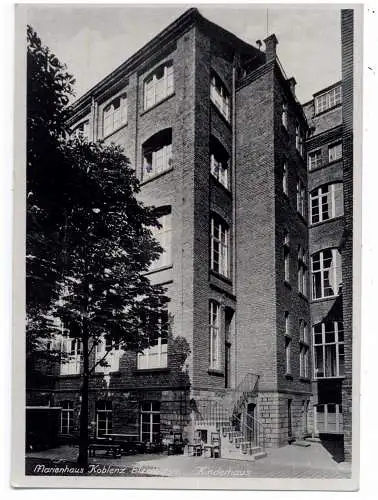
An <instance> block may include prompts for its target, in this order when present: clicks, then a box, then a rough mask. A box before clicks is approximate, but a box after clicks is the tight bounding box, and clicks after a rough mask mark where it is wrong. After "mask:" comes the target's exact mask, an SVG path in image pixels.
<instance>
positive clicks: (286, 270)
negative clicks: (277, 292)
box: [283, 232, 290, 283]
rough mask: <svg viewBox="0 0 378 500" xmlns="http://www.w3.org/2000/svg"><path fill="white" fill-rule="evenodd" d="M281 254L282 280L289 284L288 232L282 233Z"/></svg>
mask: <svg viewBox="0 0 378 500" xmlns="http://www.w3.org/2000/svg"><path fill="white" fill-rule="evenodd" d="M283 254H284V280H285V281H286V282H287V283H290V239H289V233H288V232H285V233H284V243H283Z"/></svg>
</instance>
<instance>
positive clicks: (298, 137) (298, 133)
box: [295, 123, 303, 156]
mask: <svg viewBox="0 0 378 500" xmlns="http://www.w3.org/2000/svg"><path fill="white" fill-rule="evenodd" d="M295 147H296V148H297V151H298V153H299V154H300V155H301V156H303V134H302V130H301V127H300V125H299V123H297V125H296V127H295Z"/></svg>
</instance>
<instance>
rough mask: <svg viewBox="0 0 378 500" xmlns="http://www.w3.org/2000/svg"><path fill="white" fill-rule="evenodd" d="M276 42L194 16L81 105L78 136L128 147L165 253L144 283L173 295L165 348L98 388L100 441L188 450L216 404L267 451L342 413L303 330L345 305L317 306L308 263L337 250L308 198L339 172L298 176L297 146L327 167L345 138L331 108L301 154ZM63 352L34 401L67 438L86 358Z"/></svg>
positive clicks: (100, 377) (75, 119)
mask: <svg viewBox="0 0 378 500" xmlns="http://www.w3.org/2000/svg"><path fill="white" fill-rule="evenodd" d="M277 43H278V41H277V39H276V37H275V36H274V35H271V36H269V37H268V38H267V39H266V40H265V51H262V50H261V49H260V48H255V47H253V46H251V45H248V44H246V43H245V42H243V41H241V40H240V39H238V38H236V37H235V36H234V35H233V34H231V33H229V32H227V31H225V30H223V29H222V28H220V27H219V26H216V25H215V24H213V23H211V22H209V21H208V20H206V19H204V18H203V17H202V16H201V15H200V14H199V13H198V11H197V10H196V9H190V10H188V11H187V12H186V13H184V14H183V15H182V16H181V17H180V18H179V19H177V20H176V21H175V22H174V23H172V24H171V25H170V26H168V27H167V28H166V29H165V30H164V31H163V32H161V33H160V34H159V35H157V36H156V37H155V38H154V39H153V40H152V41H151V42H149V43H148V44H147V45H145V46H144V47H143V48H142V49H140V50H139V51H138V52H137V53H136V54H135V55H134V56H132V57H131V58H129V59H128V60H127V61H126V62H125V63H124V64H122V65H121V66H120V67H119V68H118V69H116V70H115V71H114V72H112V73H111V74H110V75H108V76H107V77H106V78H105V79H104V80H102V81H101V82H99V83H98V84H97V85H96V86H95V87H94V88H93V89H91V90H90V91H89V92H87V93H86V94H85V95H84V96H83V97H81V98H80V99H79V100H78V101H77V102H76V103H75V105H74V113H73V115H72V117H71V121H70V125H71V126H72V130H73V131H74V132H75V131H76V132H78V133H80V134H85V135H87V136H88V138H89V139H90V140H98V139H103V140H105V141H106V142H115V143H117V144H120V145H122V146H123V147H124V149H125V153H126V155H127V156H128V157H129V159H130V162H131V164H132V165H134V166H135V170H136V174H137V176H138V178H139V179H140V182H141V193H140V197H141V200H142V201H143V202H145V203H146V204H148V205H153V206H155V207H156V208H157V210H158V211H159V212H158V213H159V217H160V220H161V223H162V229H160V230H159V231H157V232H156V237H157V239H158V240H159V242H160V243H161V245H162V246H163V248H165V252H164V253H163V255H162V256H161V258H160V259H159V261H158V262H157V263H155V264H154V266H153V268H151V271H150V273H149V276H150V279H151V281H152V282H154V283H161V284H164V285H166V287H167V290H168V295H169V297H170V302H169V305H168V312H169V318H170V328H169V334H168V338H164V339H163V338H160V339H159V342H158V343H157V345H154V346H153V347H151V348H150V350H149V351H146V352H145V354H136V353H132V352H116V353H113V354H112V358H111V363H110V364H111V366H110V367H109V368H107V369H104V368H102V369H101V368H100V367H99V370H98V373H97V374H96V376H95V377H94V378H93V379H92V381H91V385H90V409H89V412H90V415H91V417H90V425H91V427H92V431H91V432H93V434H94V435H97V436H99V435H101V434H102V433H104V432H105V431H106V432H110V431H112V432H122V433H128V432H130V433H131V432H135V433H137V434H138V435H139V436H140V438H141V439H142V440H144V441H154V440H155V439H158V438H161V437H164V436H165V435H166V434H168V433H169V432H170V431H172V430H175V429H176V430H181V431H182V432H183V433H184V437H187V438H188V439H189V440H190V439H192V437H193V432H194V431H195V430H196V428H197V429H198V428H201V427H206V425H205V424H206V422H209V421H210V420H211V415H213V413H214V411H215V409H216V411H218V413H219V411H220V410H219V409H220V408H222V412H223V413H222V415H224V414H228V416H229V418H230V419H231V420H232V419H233V418H234V419H237V420H238V419H239V423H240V422H242V421H243V418H244V417H243V413H247V414H248V415H249V416H250V417H251V419H252V420H250V421H251V422H253V423H254V425H256V428H255V429H254V430H253V432H257V428H259V429H263V433H264V446H266V447H276V446H281V445H283V444H286V443H287V442H288V441H291V440H292V439H295V438H302V437H303V436H306V435H310V434H313V433H314V432H316V425H317V424H315V427H314V422H313V412H312V408H313V404H314V403H315V404H317V405H320V404H323V405H324V404H328V403H332V404H336V405H338V404H340V403H339V400H338V399H337V398H336V399H335V398H333V399H332V397H331V396H329V397H330V398H331V399H330V400H329V401H328V399H327V398H326V399H324V400H323V399H322V398H323V396H322V394H323V393H322V391H323V388H322V387H321V386H322V382H320V381H317V383H312V382H311V381H312V372H313V367H312V356H311V342H312V339H313V336H312V335H311V326H312V325H313V324H314V318H316V320H315V322H316V323H318V322H319V323H321V321H322V319H323V318H324V317H325V316H327V314H328V313H329V311H330V310H332V311H333V310H334V309H336V308H337V307H338V295H337V293H335V294H333V296H332V299H328V297H327V300H324V301H323V300H320V301H319V302H316V303H312V304H311V305H310V302H311V295H310V267H311V266H310V255H313V254H314V253H318V254H319V252H321V251H323V249H324V241H325V239H327V238H328V241H327V245H326V249H329V248H332V249H335V252H337V251H338V248H339V244H340V239H341V236H342V231H343V225H342V219H340V218H338V217H335V220H332V221H329V222H327V223H326V224H320V221H319V225H317V224H313V225H312V226H311V227H310V229H309V227H308V217H309V216H310V214H309V213H308V203H307V196H308V193H310V192H313V191H314V190H316V189H318V187H319V186H323V185H326V184H327V185H328V184H329V183H332V185H336V184H334V183H337V182H341V181H342V167H341V166H340V162H339V160H338V159H337V160H335V162H331V163H329V164H328V165H327V167H326V168H319V169H314V170H312V169H311V170H310V171H308V169H307V166H306V147H308V148H309V149H310V150H313V149H314V148H315V149H317V150H318V149H319V150H321V156H322V157H324V158H325V157H326V156H327V154H328V152H327V150H326V148H327V147H328V146H327V145H328V143H329V142H330V141H331V142H337V141H338V140H339V138H340V137H341V121H340V119H341V118H340V117H341V114H340V107H339V106H336V107H335V108H334V110H333V111H332V112H329V113H328V112H327V113H324V114H323V115H322V117H323V118H322V119H321V120H320V121H319V123H317V119H316V118H314V121H315V122H316V124H315V126H316V127H323V128H324V130H320V129H319V128H318V129H317V130H316V133H315V134H314V135H313V136H312V137H310V139H309V140H308V141H307V146H306V140H305V138H306V136H307V132H308V122H307V119H306V116H305V113H304V111H303V109H302V107H301V105H300V104H299V102H298V100H297V99H296V96H295V80H294V78H287V77H286V75H285V73H284V71H283V69H282V66H281V64H280V62H279V60H278V58H277V55H276V45H277ZM335 88H338V87H335ZM309 106H311V105H309ZM305 111H306V107H305ZM306 112H308V108H307V111H306ZM326 116H327V120H329V123H328V122H327V123H324V120H325V117H326ZM319 119H320V116H319ZM311 120H312V119H310V120H309V122H310V127H311V126H313V125H312V124H311ZM320 122H321V123H323V125H320ZM331 254H332V258H335V259H336V258H337V257H335V256H336V253H332V252H331ZM321 258H322V259H324V258H325V257H324V255H323V254H321ZM313 265H314V264H313ZM335 276H336V274H335ZM321 280H323V277H322V278H321ZM323 281H324V280H323ZM323 281H321V283H323ZM320 290H321V292H320V293H322V290H323V292H324V283H323V284H321V285H320ZM320 298H321V299H322V298H323V297H320ZM335 315H336V316H334V317H335V318H337V319H335V320H334V321H340V322H341V321H342V319H340V318H339V316H337V312H336V313H335ZM332 317H333V316H332ZM336 324H337V323H336ZM66 342H68V345H69V347H68V349H69V352H70V353H71V361H70V362H69V363H65V364H64V365H62V366H60V367H55V369H56V370H57V371H56V373H55V374H54V375H53V376H51V377H49V385H48V386H46V390H45V391H44V392H43V395H41V387H38V388H37V389H36V390H33V388H32V387H31V388H30V391H29V392H28V398H29V399H28V404H29V405H33V404H50V405H52V406H57V407H61V408H62V424H61V432H62V433H63V434H65V433H66V434H74V433H75V432H76V431H77V425H78V412H79V409H80V395H79V389H80V350H78V348H77V346H75V345H74V343H73V341H72V340H70V339H66ZM104 370H105V371H104ZM332 383H333V382H332ZM324 384H325V385H326V384H327V382H326V381H324ZM34 389H35V388H34ZM324 390H325V392H326V393H327V390H328V389H324ZM337 391H338V393H339V392H340V391H339V389H337ZM323 392H324V391H323ZM313 394H315V400H313ZM327 397H328V396H327ZM337 397H339V396H337ZM319 408H320V407H318V410H319ZM339 412H341V406H340V410H339ZM318 414H319V411H318ZM222 418H223V417H222ZM315 422H316V421H315ZM317 422H319V418H318V421H317ZM210 423H214V422H210Z"/></svg>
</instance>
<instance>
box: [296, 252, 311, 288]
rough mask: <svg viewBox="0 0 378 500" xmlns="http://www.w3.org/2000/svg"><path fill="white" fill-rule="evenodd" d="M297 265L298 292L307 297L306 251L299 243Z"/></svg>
mask: <svg viewBox="0 0 378 500" xmlns="http://www.w3.org/2000/svg"><path fill="white" fill-rule="evenodd" d="M297 266H298V267H297V285H298V292H300V293H302V294H303V295H304V296H306V297H307V275H308V270H307V258H306V252H305V250H304V249H303V247H302V246H301V245H299V247H298V258H297Z"/></svg>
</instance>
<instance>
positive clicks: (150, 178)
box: [139, 167, 173, 186]
mask: <svg viewBox="0 0 378 500" xmlns="http://www.w3.org/2000/svg"><path fill="white" fill-rule="evenodd" d="M172 170H173V167H169V168H167V170H163V172H159V173H158V174H154V175H151V176H149V177H147V179H143V180H141V181H140V183H139V184H140V185H141V186H144V185H145V184H147V183H148V182H151V181H154V180H155V179H158V178H159V177H162V176H163V175H165V174H167V173H168V172H172Z"/></svg>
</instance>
